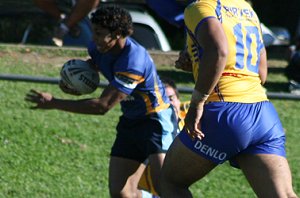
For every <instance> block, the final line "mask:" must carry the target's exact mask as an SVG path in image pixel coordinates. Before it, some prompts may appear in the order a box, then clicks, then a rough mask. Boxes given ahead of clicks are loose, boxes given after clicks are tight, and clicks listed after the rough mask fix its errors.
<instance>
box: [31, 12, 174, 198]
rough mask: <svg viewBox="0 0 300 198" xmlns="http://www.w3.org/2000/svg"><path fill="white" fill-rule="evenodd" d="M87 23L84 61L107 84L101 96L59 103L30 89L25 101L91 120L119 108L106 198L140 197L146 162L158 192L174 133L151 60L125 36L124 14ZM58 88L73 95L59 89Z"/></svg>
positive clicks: (128, 23)
mask: <svg viewBox="0 0 300 198" xmlns="http://www.w3.org/2000/svg"><path fill="white" fill-rule="evenodd" d="M91 22H92V29H93V41H92V42H91V43H90V44H89V46H88V52H89V55H90V57H91V59H90V60H89V62H90V63H91V65H93V66H94V67H95V68H96V69H97V70H99V71H100V72H101V73H102V74H103V75H104V76H105V78H106V79H107V80H108V81H109V85H108V86H107V87H106V88H105V89H104V90H103V92H102V93H101V95H100V97H99V98H92V99H84V100H63V99H58V98H55V97H54V96H52V95H51V94H50V93H43V92H38V91H35V90H32V91H31V92H30V93H28V94H27V96H26V100H27V101H29V102H33V103H35V104H36V106H34V107H33V108H38V109H58V110H63V111H68V112H73V113H82V114H95V115H104V114H105V113H106V112H108V111H109V110H110V109H111V108H113V107H114V106H115V105H116V104H118V103H120V104H121V109H122V113H123V114H122V116H121V117H120V119H119V123H118V125H117V136H116V139H115V142H114V144H113V146H112V149H111V158H110V164H109V190H110V195H111V197H141V196H142V193H141V191H140V190H138V182H139V180H140V177H141V175H142V173H143V172H144V169H145V164H143V162H144V161H145V160H146V159H148V160H149V165H150V167H151V176H152V181H153V185H154V187H155V190H156V192H158V193H160V177H159V176H160V173H161V167H162V163H163V160H164V157H165V153H166V151H167V149H168V148H169V145H170V144H171V142H172V141H173V136H172V135H173V132H174V131H176V130H177V123H176V122H177V121H176V114H175V111H174V110H173V108H172V107H171V106H170V102H169V99H168V97H167V95H166V93H165V89H164V86H163V85H162V83H161V81H160V78H159V76H158V75H157V71H156V67H155V64H154V63H153V61H152V59H151V57H150V55H149V54H148V52H147V51H146V50H145V48H143V47H142V46H141V45H139V44H138V43H137V42H135V41H134V40H132V39H131V38H130V37H128V36H130V35H131V34H132V32H133V26H132V19H131V16H130V14H129V13H128V11H126V10H125V9H122V8H120V7H116V6H107V7H100V8H98V9H97V10H96V11H95V12H94V13H93V14H92V17H91ZM61 88H62V90H64V91H65V92H66V93H74V92H73V90H70V89H68V88H67V87H65V86H64V85H61ZM74 94H76V93H74Z"/></svg>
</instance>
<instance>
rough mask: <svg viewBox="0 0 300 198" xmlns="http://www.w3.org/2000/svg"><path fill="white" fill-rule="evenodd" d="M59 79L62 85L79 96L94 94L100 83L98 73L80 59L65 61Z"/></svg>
mask: <svg viewBox="0 0 300 198" xmlns="http://www.w3.org/2000/svg"><path fill="white" fill-rule="evenodd" d="M60 77H61V81H62V82H63V84H64V85H66V86H67V87H68V88H69V89H73V90H75V91H77V92H78V93H80V94H90V93H92V92H94V91H95V90H96V89H97V87H98V85H99V81H100V78H99V73H98V72H97V71H96V70H94V69H92V68H91V66H90V65H89V63H88V62H87V61H84V60H80V59H72V60H69V61H67V62H66V63H65V64H64V65H63V66H62V68H61V71H60Z"/></svg>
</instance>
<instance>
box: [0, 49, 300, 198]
mask: <svg viewBox="0 0 300 198" xmlns="http://www.w3.org/2000/svg"><path fill="white" fill-rule="evenodd" d="M17 52H18V53H17ZM19 53H20V54H23V55H24V54H25V55H26V56H25V57H23V58H19V56H20V54H19ZM32 54H35V56H36V57H44V56H46V57H47V58H49V61H46V62H43V61H40V62H36V60H35V59H26V57H27V58H28V57H29V56H31V55H32ZM57 56H59V57H61V58H62V59H64V58H66V60H67V58H68V57H76V56H78V57H85V56H86V54H85V52H82V51H81V52H80V51H79V52H78V51H76V52H74V54H73V53H72V51H68V50H67V51H66V52H65V51H64V50H62V49H60V50H58V51H56V50H52V49H51V50H46V49H44V48H40V47H31V48H29V49H27V50H24V49H20V48H16V47H13V46H0V57H1V59H0V73H1V74H3V73H13V74H25V75H37V76H47V77H58V76H57V74H58V72H59V69H60V67H58V65H61V64H62V63H63V62H61V63H60V64H59V63H55V64H53V63H54V62H53V61H54V60H52V59H51V57H57ZM276 64H278V65H279V66H278V67H282V66H284V64H285V62H282V61H281V62H280V61H279V62H278V61H277V62H276ZM159 73H160V74H161V75H163V76H169V77H173V78H174V79H175V80H176V81H177V82H178V84H179V86H193V82H192V78H191V76H190V74H188V73H184V72H179V71H177V70H175V69H171V68H170V69H169V68H167V67H162V68H159ZM102 79H103V78H102ZM286 82H287V79H286V78H285V77H284V76H283V74H282V73H281V72H274V73H270V76H269V79H268V82H267V85H266V87H267V89H268V90H272V91H274V90H276V91H286V90H284V88H283V89H282V90H280V89H281V88H282V87H281V86H276V85H277V84H280V85H284V84H286ZM274 87H275V88H274ZM31 88H35V89H38V90H42V91H49V92H51V93H53V94H54V95H55V96H57V97H63V98H74V97H73V96H68V95H66V94H63V93H62V92H61V91H60V90H59V89H58V86H57V85H48V84H37V83H25V82H12V81H3V80H0V90H1V92H0V101H1V105H0V115H1V121H0V197H9V198H12V197H18V198H19V197H21V198H23V197H25V198H27V197H30V198H41V197H47V198H48V197H55V198H58V197H59V198H60V197H61V198H68V197H70V198H75V197H76V198H77V197H78V198H81V197H101V198H102V197H103V198H106V197H108V163H109V153H110V147H111V145H112V143H113V141H114V137H115V126H116V123H117V121H118V117H119V115H120V107H119V106H117V107H116V108H114V109H113V110H112V111H110V112H109V113H108V114H107V115H106V116H102V117H101V116H83V115H77V114H71V113H65V112H60V111H55V110H54V111H42V110H31V109H29V107H30V104H28V103H26V102H25V101H24V96H25V94H26V93H27V91H28V90H29V89H31ZM100 92H101V90H100V89H99V90H97V91H96V92H95V93H94V94H92V95H90V96H88V97H97V96H98V95H99V94H100ZM189 97H190V96H189V95H188V94H182V95H181V98H182V100H188V99H189ZM79 98H83V96H82V97H79ZM272 102H273V103H274V105H275V107H276V109H277V110H278V113H279V116H280V118H281V120H282V123H283V125H284V128H285V129H286V134H287V144H286V148H287V154H288V160H289V162H290V166H291V170H292V175H293V179H294V180H293V182H294V189H295V190H296V191H297V192H298V193H299V192H300V171H299V167H300V155H299V152H300V148H299V147H300V146H299V142H300V133H299V121H300V120H299V110H300V102H299V101H291V100H272ZM187 168H188V164H187ZM174 174H175V173H174ZM192 191H193V193H194V195H195V197H212V198H218V197H220V198H221V197H222V198H227V197H228V198H231V197H245V198H248V197H255V195H254V193H253V192H252V190H251V188H250V187H249V184H248V183H247V182H246V180H245V178H244V176H243V175H242V174H241V171H240V170H238V169H233V168H231V167H230V166H229V165H228V164H227V163H225V164H223V165H221V166H219V167H218V168H217V169H216V170H215V171H213V172H212V173H210V174H209V175H208V176H207V177H205V178H204V179H203V180H202V181H201V182H198V183H196V184H195V185H193V186H192Z"/></svg>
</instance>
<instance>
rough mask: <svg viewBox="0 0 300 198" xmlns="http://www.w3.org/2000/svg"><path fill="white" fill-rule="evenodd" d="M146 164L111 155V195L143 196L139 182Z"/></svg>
mask: <svg viewBox="0 0 300 198" xmlns="http://www.w3.org/2000/svg"><path fill="white" fill-rule="evenodd" d="M144 170H145V164H143V163H139V162H137V161H134V160H130V159H125V158H120V157H111V159H110V164H109V191H110V195H111V197H113V198H114V197H141V196H142V194H141V191H140V190H138V189H137V186H138V182H139V180H140V178H141V176H142V174H143V172H144Z"/></svg>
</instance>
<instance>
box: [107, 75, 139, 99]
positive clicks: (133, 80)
mask: <svg viewBox="0 0 300 198" xmlns="http://www.w3.org/2000/svg"><path fill="white" fill-rule="evenodd" d="M144 80H145V79H144V77H143V75H142V74H141V73H139V72H137V71H134V70H117V71H115V72H114V79H113V80H112V81H111V82H110V83H111V84H112V85H113V86H114V87H116V88H117V89H119V90H120V91H122V92H124V93H126V94H128V95H129V94H131V93H132V92H133V90H134V89H135V88H136V86H137V85H138V84H140V83H141V82H143V81H144Z"/></svg>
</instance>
